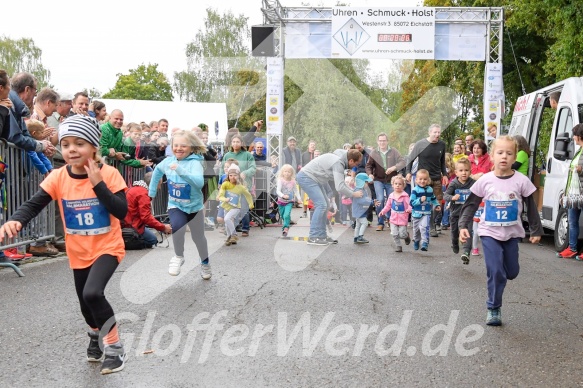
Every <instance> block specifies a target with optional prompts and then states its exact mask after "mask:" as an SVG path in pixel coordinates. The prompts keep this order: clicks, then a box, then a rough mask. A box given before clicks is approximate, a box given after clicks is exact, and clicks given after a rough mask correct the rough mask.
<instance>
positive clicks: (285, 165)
mask: <svg viewBox="0 0 583 388" xmlns="http://www.w3.org/2000/svg"><path fill="white" fill-rule="evenodd" d="M284 170H290V171H291V172H292V176H291V180H294V179H296V172H295V170H294V168H293V166H292V165H291V164H284V165H283V166H281V168H280V169H279V172H278V173H277V177H278V178H279V179H282V178H283V172H284Z"/></svg>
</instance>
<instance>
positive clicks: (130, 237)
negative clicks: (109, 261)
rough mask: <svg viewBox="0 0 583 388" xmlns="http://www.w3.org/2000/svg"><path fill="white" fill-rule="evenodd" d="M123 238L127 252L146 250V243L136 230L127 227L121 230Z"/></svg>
mask: <svg viewBox="0 0 583 388" xmlns="http://www.w3.org/2000/svg"><path fill="white" fill-rule="evenodd" d="M121 236H122V237H123V242H124V245H125V248H126V251H133V250H139V249H144V248H146V243H145V241H144V239H143V238H142V237H141V236H140V234H139V233H138V231H137V230H135V229H134V228H132V227H131V226H130V227H127V228H122V229H121Z"/></svg>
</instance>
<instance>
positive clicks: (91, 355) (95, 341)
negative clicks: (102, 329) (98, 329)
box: [87, 333, 103, 362]
mask: <svg viewBox="0 0 583 388" xmlns="http://www.w3.org/2000/svg"><path fill="white" fill-rule="evenodd" d="M87 335H89V346H88V347H87V361H89V362H99V361H101V360H102V359H103V351H102V350H101V348H100V347H99V334H98V333H97V334H94V333H87Z"/></svg>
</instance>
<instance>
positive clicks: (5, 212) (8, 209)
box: [0, 139, 55, 276]
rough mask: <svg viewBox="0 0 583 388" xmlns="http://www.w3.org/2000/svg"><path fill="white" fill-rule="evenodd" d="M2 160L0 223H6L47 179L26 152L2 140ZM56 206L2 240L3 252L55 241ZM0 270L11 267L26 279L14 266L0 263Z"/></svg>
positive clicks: (0, 248)
mask: <svg viewBox="0 0 583 388" xmlns="http://www.w3.org/2000/svg"><path fill="white" fill-rule="evenodd" d="M0 140H1V139H0ZM0 157H1V158H2V161H3V163H5V166H4V165H2V168H0V178H2V179H1V183H0V191H1V201H2V202H1V203H2V212H1V220H0V223H2V224H3V223H4V222H6V220H8V218H10V216H11V215H12V214H13V213H14V212H15V211H16V210H17V209H18V208H19V207H20V205H22V204H23V203H24V202H26V201H27V200H28V199H30V198H32V196H33V195H34V194H35V193H36V192H37V191H38V189H39V185H40V182H41V181H42V180H43V179H44V177H43V176H42V175H41V174H40V173H39V172H38V170H37V169H36V168H35V167H34V165H33V164H32V162H31V161H30V160H29V158H28V155H27V154H26V152H25V151H23V150H22V149H20V148H17V147H16V146H15V145H14V144H12V143H7V142H5V141H4V140H2V141H0ZM4 167H5V168H4ZM1 170H4V171H1ZM54 206H55V204H54V201H53V202H51V203H50V204H49V205H48V206H47V207H45V208H44V209H43V210H42V211H41V212H40V214H39V215H38V216H37V217H36V218H35V219H34V220H32V221H31V222H30V223H29V224H28V225H27V226H26V228H24V229H23V230H22V231H21V232H20V233H19V234H18V236H16V237H14V238H11V239H5V240H3V241H2V243H1V245H0V250H5V249H9V248H14V247H19V246H21V245H25V244H30V243H33V242H39V241H46V240H50V239H52V238H53V237H54V236H55V217H54V214H55V208H54ZM0 267H10V268H12V269H14V271H16V273H17V274H18V275H19V276H24V274H23V273H22V272H21V271H20V269H19V268H18V267H16V266H15V265H14V264H12V263H0Z"/></svg>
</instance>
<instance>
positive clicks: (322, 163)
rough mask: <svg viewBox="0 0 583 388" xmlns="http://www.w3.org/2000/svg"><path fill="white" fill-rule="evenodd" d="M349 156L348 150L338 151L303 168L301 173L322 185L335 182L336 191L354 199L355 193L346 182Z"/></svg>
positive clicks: (320, 157)
mask: <svg viewBox="0 0 583 388" xmlns="http://www.w3.org/2000/svg"><path fill="white" fill-rule="evenodd" d="M347 154H348V152H347V151H346V150H340V149H338V150H336V151H334V152H332V153H329V154H323V155H320V156H318V157H317V158H314V159H312V161H310V162H309V163H308V164H306V165H305V166H304V167H302V171H301V172H303V173H304V174H306V175H307V176H308V177H310V178H311V179H313V180H314V181H316V182H318V183H319V184H321V185H326V184H328V182H330V181H334V186H335V188H336V191H338V192H339V193H342V194H344V195H345V196H347V197H352V196H353V194H354V192H353V191H352V189H351V188H350V187H348V186H347V185H346V183H345V182H344V170H347V169H348V168H349V167H348V157H347Z"/></svg>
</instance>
